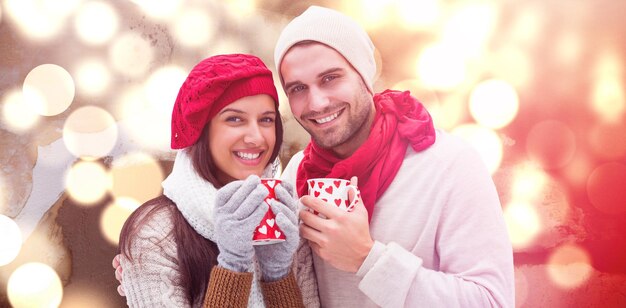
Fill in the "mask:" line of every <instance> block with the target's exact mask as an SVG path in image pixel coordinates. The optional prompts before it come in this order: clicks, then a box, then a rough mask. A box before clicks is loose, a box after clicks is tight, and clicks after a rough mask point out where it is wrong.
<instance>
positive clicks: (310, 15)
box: [274, 6, 376, 93]
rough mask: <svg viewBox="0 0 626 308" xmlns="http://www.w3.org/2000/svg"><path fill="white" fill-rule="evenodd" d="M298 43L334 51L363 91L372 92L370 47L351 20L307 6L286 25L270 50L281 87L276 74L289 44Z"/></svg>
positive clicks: (367, 38)
mask: <svg viewBox="0 0 626 308" xmlns="http://www.w3.org/2000/svg"><path fill="white" fill-rule="evenodd" d="M302 41H316V42H320V43H323V44H325V45H328V46H330V47H332V48H333V49H335V50H336V51H337V52H339V53H340V54H341V55H342V56H343V57H344V58H345V59H346V60H347V61H348V62H349V63H350V64H351V65H352V67H354V68H355V69H356V71H357V72H358V73H359V75H361V78H362V79H363V82H364V83H365V85H366V86H367V88H368V89H369V90H370V92H371V93H374V90H373V86H372V85H373V84H374V76H375V75H376V61H375V60H374V44H373V43H372V41H371V40H370V38H369V36H368V35H367V32H365V30H364V29H363V28H362V27H361V26H359V24H357V23H356V22H355V21H354V20H352V19H351V18H349V17H348V16H346V15H343V14H341V13H339V12H337V11H334V10H331V9H328V8H324V7H319V6H311V7H309V8H308V9H306V11H304V13H302V14H301V15H300V16H297V17H296V18H294V19H293V20H292V21H291V22H290V23H289V24H287V26H286V27H285V28H284V29H283V31H282V33H281V34H280V37H279V38H278V42H277V43H276V49H275V50H274V61H275V64H276V70H277V71H278V76H279V77H280V82H281V83H282V84H283V85H284V84H285V82H284V80H283V76H282V74H281V73H280V64H281V62H282V61H283V57H284V56H285V53H287V51H288V50H289V49H290V48H291V47H292V46H293V45H295V44H297V43H299V42H302Z"/></svg>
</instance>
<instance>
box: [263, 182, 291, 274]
mask: <svg viewBox="0 0 626 308" xmlns="http://www.w3.org/2000/svg"><path fill="white" fill-rule="evenodd" d="M274 191H275V192H276V198H277V199H278V200H272V201H271V204H270V206H271V207H272V212H274V214H275V215H276V224H277V225H278V227H280V229H281V230H282V231H283V232H284V233H285V237H286V240H285V241H283V242H280V243H276V244H270V245H260V246H255V250H256V254H257V258H258V260H259V263H260V265H261V272H262V273H263V280H264V281H276V280H279V279H281V278H283V277H285V276H286V275H287V274H288V273H289V270H290V268H291V263H292V262H293V255H294V253H295V252H296V249H297V248H298V244H299V243H300V235H299V234H298V217H297V215H296V211H297V209H298V202H297V201H296V200H295V199H294V198H293V195H292V194H291V191H292V188H291V186H290V185H288V184H287V183H285V182H281V183H280V184H278V185H276V187H275V190H274Z"/></svg>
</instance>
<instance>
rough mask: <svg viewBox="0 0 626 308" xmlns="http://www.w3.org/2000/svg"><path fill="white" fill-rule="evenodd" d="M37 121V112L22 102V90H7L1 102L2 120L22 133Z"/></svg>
mask: <svg viewBox="0 0 626 308" xmlns="http://www.w3.org/2000/svg"><path fill="white" fill-rule="evenodd" d="M38 121H39V114H37V113H36V112H35V111H34V110H32V109H31V108H30V107H29V106H28V105H26V103H25V102H24V97H23V95H22V91H19V90H13V91H9V92H8V93H7V94H6V96H5V97H4V99H3V102H2V122H4V123H5V124H6V127H7V128H8V129H9V130H11V131H13V132H15V133H23V132H26V131H28V130H29V129H30V128H32V127H33V126H34V125H35V124H37V122H38Z"/></svg>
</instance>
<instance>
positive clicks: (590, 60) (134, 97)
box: [0, 0, 626, 307]
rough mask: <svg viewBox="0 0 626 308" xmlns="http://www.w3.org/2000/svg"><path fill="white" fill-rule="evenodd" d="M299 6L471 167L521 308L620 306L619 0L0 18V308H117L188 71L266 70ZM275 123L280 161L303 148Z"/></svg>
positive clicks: (146, 3) (369, 0)
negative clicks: (367, 51)
mask: <svg viewBox="0 0 626 308" xmlns="http://www.w3.org/2000/svg"><path fill="white" fill-rule="evenodd" d="M311 4H318V5H325V6H328V7H331V8H335V9H337V10H340V11H342V12H344V13H346V14H348V15H350V16H352V17H354V18H355V19H356V20H357V21H358V22H359V23H360V24H361V25H363V26H364V27H365V28H366V29H367V31H368V32H369V34H370V36H371V37H372V39H373V41H374V44H375V45H376V47H377V50H376V57H377V62H378V64H379V71H378V81H377V83H376V84H375V88H376V89H377V90H383V89H386V88H395V89H402V90H410V91H411V92H412V93H413V94H414V95H415V96H416V97H418V98H419V99H420V100H421V101H422V102H423V103H424V104H425V105H426V106H427V107H428V109H429V110H430V112H431V114H432V115H433V117H434V118H435V125H436V126H437V127H439V128H442V129H445V130H448V131H450V132H452V133H454V134H457V135H459V136H461V137H463V138H465V139H466V140H468V141H469V142H470V143H471V144H473V145H474V146H475V147H476V149H477V150H478V151H479V152H480V153H481V155H482V157H483V158H484V160H485V163H486V164H487V166H488V167H489V169H490V171H491V172H492V175H493V178H494V181H495V183H496V186H497V188H498V191H499V194H500V200H501V202H502V207H503V214H504V217H505V219H506V222H507V225H508V227H509V233H510V237H511V241H512V243H513V247H514V257H515V274H516V277H515V279H516V280H515V282H516V306H517V307H626V123H625V121H624V118H625V113H626V91H625V88H626V72H625V70H626V19H624V18H623V14H624V12H626V1H619V0H598V1H578V0H575V1H571V0H554V1H538V0H537V1H535V0H531V1H528V0H500V1H497V0H484V1H479V0H467V1H451V0H344V1H286V0H280V1H276V0H271V1H270V0H256V1H255V0H231V1H217V0H211V1H209V0H205V1H200V0H195V1H182V0H163V1H151V0H134V1H130V0H120V1H87V0H64V1H53V0H0V214H1V215H0V287H1V289H0V306H6V305H13V306H15V307H40V306H41V307H44V306H46V307H48V306H58V305H60V306H61V307H82V306H85V305H89V306H92V307H115V306H122V305H124V303H125V301H124V299H123V298H121V297H119V296H117V295H116V294H117V293H116V291H115V288H116V286H117V283H116V282H115V279H114V275H113V271H112V269H111V267H110V261H111V258H112V257H113V256H114V255H115V253H116V249H117V237H118V235H119V230H120V228H121V226H122V224H123V222H124V220H125V218H126V217H128V215H129V214H130V213H131V212H132V211H133V210H134V209H135V208H136V207H137V206H138V205H139V204H141V203H143V202H145V201H147V200H149V199H151V198H153V197H155V196H157V195H158V194H160V192H161V188H160V182H161V181H162V180H163V178H164V176H165V175H167V174H168V172H169V171H170V170H171V164H172V159H173V153H172V152H171V151H170V150H169V148H168V145H169V123H170V122H169V121H170V112H171V106H172V105H173V102H174V99H175V97H176V94H177V92H178V88H179V86H180V85H181V84H182V81H183V80H184V78H185V76H186V74H187V72H188V71H189V70H190V69H191V68H192V67H193V65H194V64H195V63H197V62H198V61H200V60H201V59H203V58H205V57H207V56H209V55H213V54H218V53H226V52H246V53H253V54H256V55H258V56H260V57H261V58H262V59H263V60H264V61H265V62H266V63H267V64H268V66H270V67H271V68H272V69H274V66H273V65H274V63H273V57H272V55H273V48H274V44H275V42H276V39H277V36H278V34H279V32H280V29H282V27H283V26H284V25H285V23H286V22H288V21H289V20H290V19H291V18H293V16H295V15H297V14H299V13H301V12H302V11H303V10H304V9H305V8H306V7H308V5H311ZM281 95H282V93H281ZM281 98H282V99H283V102H286V100H285V97H284V96H282V97H281ZM281 111H282V112H283V114H284V121H285V126H286V127H287V129H286V130H285V131H286V132H287V135H286V136H285V141H286V144H285V148H284V151H283V152H282V155H281V158H282V160H283V162H286V161H288V159H289V158H290V157H291V155H293V154H294V153H295V151H297V150H299V149H301V148H302V147H303V146H304V145H305V144H306V142H307V141H308V136H307V135H306V133H305V132H304V131H303V130H302V129H301V128H300V127H299V126H298V125H297V123H296V122H295V121H294V120H293V118H292V117H291V115H290V112H289V108H288V106H287V104H283V105H282V106H281ZM468 210H471V207H469V208H468ZM34 282H37V283H34Z"/></svg>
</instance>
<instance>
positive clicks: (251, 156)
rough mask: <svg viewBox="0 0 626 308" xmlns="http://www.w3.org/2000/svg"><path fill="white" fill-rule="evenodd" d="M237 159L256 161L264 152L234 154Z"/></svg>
mask: <svg viewBox="0 0 626 308" xmlns="http://www.w3.org/2000/svg"><path fill="white" fill-rule="evenodd" d="M234 153H235V155H237V157H239V158H241V159H243V160H255V159H257V158H259V157H260V156H261V154H262V153H263V152H259V153H247V152H234Z"/></svg>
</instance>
